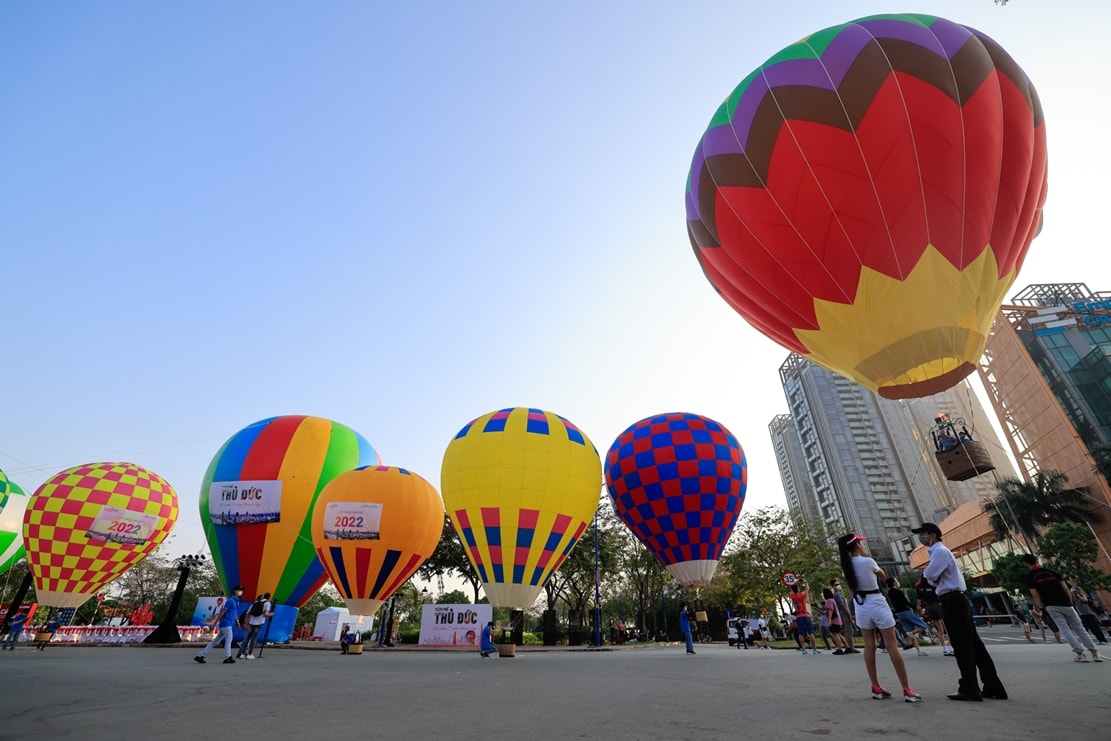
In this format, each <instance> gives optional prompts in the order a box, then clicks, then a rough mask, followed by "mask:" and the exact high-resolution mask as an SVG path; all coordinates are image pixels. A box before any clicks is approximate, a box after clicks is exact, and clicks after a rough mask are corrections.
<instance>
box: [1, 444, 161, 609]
mask: <svg viewBox="0 0 1111 741" xmlns="http://www.w3.org/2000/svg"><path fill="white" fill-rule="evenodd" d="M177 514H178V502H177V494H176V493H175V492H174V490H173V488H172V487H171V486H170V485H169V484H168V483H166V481H165V480H164V479H162V477H160V476H159V475H158V474H155V473H152V472H150V471H147V470H146V469H144V468H141V467H139V466H137V465H135V464H134V463H87V464H85V465H82V466H75V467H74V468H70V469H68V470H66V471H62V472H61V473H59V474H57V475H55V476H54V477H53V478H51V479H50V480H48V481H47V482H46V483H44V484H43V485H42V486H40V487H39V488H38V490H37V491H36V492H35V493H34V494H33V495H32V496H31V501H30V503H29V504H28V505H27V514H26V515H25V516H24V519H23V542H24V546H25V548H26V550H27V563H28V566H29V567H30V569H31V574H32V575H33V576H34V577H35V591H36V593H37V594H38V601H39V602H40V603H42V604H46V605H52V606H54V607H79V606H81V604H83V603H84V602H85V600H87V599H88V598H89V597H91V596H92V595H94V594H96V593H97V592H99V591H101V590H102V589H104V587H106V586H107V585H108V584H110V583H111V582H112V581H113V580H115V579H116V577H118V576H119V575H120V574H122V573H123V572H125V571H127V570H128V569H129V568H131V567H132V566H134V565H135V564H137V563H139V562H140V561H142V560H143V559H144V558H146V556H147V554H149V553H150V552H151V551H153V550H154V549H155V548H157V547H158V545H159V544H160V543H162V541H163V540H165V539H166V536H167V535H169V534H170V530H172V529H173V527H174V524H175V523H176V522H177Z"/></svg>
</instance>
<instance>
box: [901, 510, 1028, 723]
mask: <svg viewBox="0 0 1111 741" xmlns="http://www.w3.org/2000/svg"><path fill="white" fill-rule="evenodd" d="M911 532H912V533H914V534H915V535H917V536H918V542H919V543H921V544H922V545H924V546H926V547H927V548H929V550H930V563H929V564H928V565H927V566H926V568H925V569H924V570H923V572H922V577H923V578H924V579H925V580H926V581H927V582H929V583H930V584H931V585H933V588H934V590H935V591H936V592H937V596H938V599H940V600H941V610H942V614H943V616H944V618H943V619H944V622H945V631H946V632H947V633H948V634H949V645H951V646H952V647H953V654H954V656H955V657H956V659H957V667H958V668H959V669H960V672H961V678H960V681H959V683H958V684H957V691H956V692H954V693H953V694H951V695H946V697H948V698H949V699H950V700H971V701H974V702H980V701H982V700H983V699H984V698H985V697H989V698H992V699H994V700H1006V699H1007V690H1006V689H1004V688H1003V682H1002V681H1001V680H1000V679H999V674H998V673H996V671H995V662H994V661H992V659H991V654H989V653H988V650H987V648H986V647H985V646H984V642H983V641H981V640H980V635H979V634H978V633H977V632H976V624H975V623H974V622H972V604H971V603H970V602H969V601H968V597H967V596H966V595H965V593H964V592H965V583H964V575H963V574H962V573H961V569H960V565H959V564H958V563H957V559H956V558H954V557H953V552H952V551H950V550H949V549H948V548H946V547H945V545H944V544H943V543H942V542H941V528H939V527H938V526H937V525H935V524H934V523H932V522H923V523H922V524H921V526H919V527H916V528H914V529H912V530H911ZM977 670H979V675H980V677H979V678H980V681H982V682H983V685H984V686H983V690H981V689H980V683H979V682H978V681H977V679H976V672H977Z"/></svg>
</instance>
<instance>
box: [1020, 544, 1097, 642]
mask: <svg viewBox="0 0 1111 741" xmlns="http://www.w3.org/2000/svg"><path fill="white" fill-rule="evenodd" d="M1022 561H1023V563H1025V564H1026V565H1027V566H1029V567H1030V572H1029V573H1028V574H1027V575H1026V588H1027V589H1029V590H1030V595H1031V596H1032V597H1033V598H1034V603H1035V604H1036V605H1038V606H1039V607H1041V608H1042V609H1043V610H1044V611H1045V614H1046V615H1047V616H1049V617H1051V618H1053V622H1054V623H1055V624H1056V626H1057V630H1059V631H1060V632H1061V635H1062V636H1064V637H1065V640H1066V641H1068V642H1069V646H1071V647H1072V651H1073V653H1074V654H1076V661H1079V662H1081V663H1084V662H1086V661H1088V657H1087V656H1086V655H1085V654H1084V649H1087V650H1088V652H1089V653H1090V654H1091V655H1092V659H1091V660H1092V661H1103V657H1102V656H1100V654H1099V649H1097V648H1096V644H1094V643H1092V639H1091V637H1090V636H1089V635H1088V631H1086V630H1084V625H1083V623H1081V622H1080V616H1079V615H1078V614H1077V613H1076V608H1075V607H1073V606H1072V593H1071V592H1070V591H1069V586H1068V582H1066V581H1065V577H1063V576H1061V575H1060V574H1059V573H1057V572H1056V571H1054V570H1053V569H1047V568H1046V567H1044V566H1042V565H1040V564H1039V563H1038V557H1037V556H1035V555H1033V554H1031V553H1026V554H1023V556H1022Z"/></svg>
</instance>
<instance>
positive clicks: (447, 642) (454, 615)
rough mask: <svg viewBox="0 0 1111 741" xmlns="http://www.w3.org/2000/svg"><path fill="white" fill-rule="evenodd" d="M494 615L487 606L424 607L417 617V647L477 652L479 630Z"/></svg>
mask: <svg viewBox="0 0 1111 741" xmlns="http://www.w3.org/2000/svg"><path fill="white" fill-rule="evenodd" d="M493 615H494V608H493V607H491V606H490V605H425V606H424V609H423V610H422V611H421V616H420V645H422V646H458V647H460V648H475V649H477V648H478V644H479V642H480V641H481V639H482V628H483V626H485V625H486V623H488V622H490V621H491V620H493V619H494V618H493Z"/></svg>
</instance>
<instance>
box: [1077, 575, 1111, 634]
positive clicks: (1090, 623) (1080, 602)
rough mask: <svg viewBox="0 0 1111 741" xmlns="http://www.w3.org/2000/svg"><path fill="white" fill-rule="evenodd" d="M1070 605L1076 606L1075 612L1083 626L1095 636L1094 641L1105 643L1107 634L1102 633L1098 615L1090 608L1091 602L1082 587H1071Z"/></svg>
mask: <svg viewBox="0 0 1111 741" xmlns="http://www.w3.org/2000/svg"><path fill="white" fill-rule="evenodd" d="M1072 606H1073V607H1075V608H1076V614H1077V615H1079V616H1080V622H1081V623H1083V624H1084V627H1085V628H1087V629H1088V631H1089V632H1090V633H1091V634H1092V635H1093V636H1095V637H1096V643H1099V644H1101V645H1102V644H1104V643H1107V636H1105V635H1104V634H1103V628H1102V627H1101V626H1100V624H1099V617H1097V616H1096V611H1095V610H1093V609H1092V604H1091V602H1090V601H1089V600H1088V595H1086V594H1084V591H1083V590H1082V589H1079V588H1077V587H1073V588H1072Z"/></svg>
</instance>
